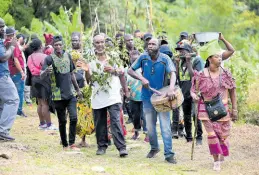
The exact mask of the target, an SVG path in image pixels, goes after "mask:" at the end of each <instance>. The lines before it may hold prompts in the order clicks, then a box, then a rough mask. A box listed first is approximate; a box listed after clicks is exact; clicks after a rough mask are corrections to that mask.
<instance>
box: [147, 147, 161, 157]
mask: <svg viewBox="0 0 259 175" xmlns="http://www.w3.org/2000/svg"><path fill="white" fill-rule="evenodd" d="M159 151H160V150H159V149H157V150H150V151H149V153H148V154H147V158H153V157H155V155H156V154H157V153H158V152H159Z"/></svg>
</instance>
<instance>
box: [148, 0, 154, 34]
mask: <svg viewBox="0 0 259 175" xmlns="http://www.w3.org/2000/svg"><path fill="white" fill-rule="evenodd" d="M149 17H150V22H149V25H150V26H149V27H150V30H151V33H153V32H154V29H153V4H152V0H149Z"/></svg>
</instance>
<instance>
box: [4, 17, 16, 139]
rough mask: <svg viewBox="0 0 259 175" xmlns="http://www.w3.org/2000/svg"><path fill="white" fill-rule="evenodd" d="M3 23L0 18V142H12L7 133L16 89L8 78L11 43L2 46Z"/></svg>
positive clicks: (9, 127)
mask: <svg viewBox="0 0 259 175" xmlns="http://www.w3.org/2000/svg"><path fill="white" fill-rule="evenodd" d="M4 26H5V22H4V20H3V19H2V18H0V140H4V141H13V140H15V139H14V138H13V137H11V136H10V135H9V131H10V129H11V128H12V126H13V123H14V120H15V117H16V112H17V110H18V105H19V97H18V93H17V90H16V87H15V85H14V83H13V81H12V79H11V78H10V72H9V68H8V59H9V58H10V57H11V56H12V54H13V49H14V47H13V46H11V43H10V44H9V45H8V46H6V47H5V46H4V41H3V38H4Z"/></svg>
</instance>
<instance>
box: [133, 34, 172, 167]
mask: <svg viewBox="0 0 259 175" xmlns="http://www.w3.org/2000/svg"><path fill="white" fill-rule="evenodd" d="M139 68H142V75H139V74H137V73H136V70H137V69H139ZM128 74H129V75H130V76H132V77H133V78H135V79H138V80H140V81H141V82H142V85H143V88H142V101H143V111H144V115H145V117H146V122H147V129H148V135H149V141H150V145H151V150H150V152H149V153H148V155H147V158H153V157H154V156H155V155H156V154H157V153H158V152H159V144H158V139H157V132H156V122H157V116H158V117H159V121H160V128H161V134H162V138H163V142H164V155H165V160H166V161H167V162H169V163H174V164H175V163H176V159H175V157H174V154H175V153H174V152H173V151H172V133H171V127H170V112H157V111H156V110H155V109H154V107H153V105H152V104H151V101H150V98H151V96H152V94H153V92H151V91H150V90H149V87H151V88H154V89H161V88H163V87H164V86H165V85H167V84H168V83H167V82H166V80H167V75H168V74H170V76H171V79H170V88H169V90H168V92H167V94H166V95H167V96H168V97H169V99H172V98H173V97H174V95H175V92H174V85H175V81H176V75H175V67H174V65H173V62H172V60H171V59H170V58H169V57H168V56H167V55H165V54H162V53H160V52H159V41H158V40H157V39H155V38H153V39H151V40H150V41H149V42H148V47H147V52H145V53H144V54H142V55H141V56H140V57H139V58H138V59H137V60H136V61H135V62H134V63H133V64H132V66H131V68H129V70H128Z"/></svg>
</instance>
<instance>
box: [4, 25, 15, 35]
mask: <svg viewBox="0 0 259 175" xmlns="http://www.w3.org/2000/svg"><path fill="white" fill-rule="evenodd" d="M5 34H6V35H13V34H15V29H14V28H13V27H8V28H7V29H6V30H5Z"/></svg>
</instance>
